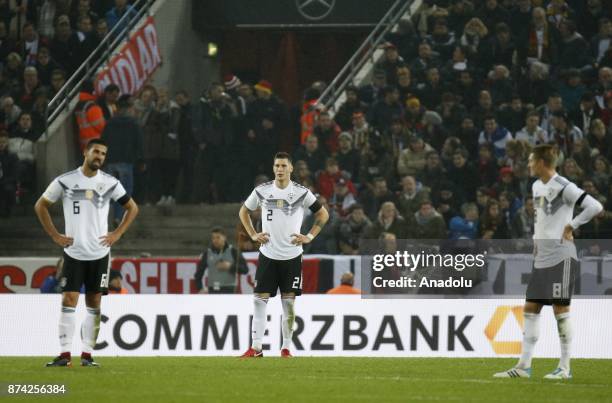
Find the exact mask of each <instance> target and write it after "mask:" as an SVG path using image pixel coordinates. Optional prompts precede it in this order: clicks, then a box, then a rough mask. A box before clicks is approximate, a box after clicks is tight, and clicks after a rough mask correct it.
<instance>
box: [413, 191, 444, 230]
mask: <svg viewBox="0 0 612 403" xmlns="http://www.w3.org/2000/svg"><path fill="white" fill-rule="evenodd" d="M408 223H409V225H410V228H409V232H410V236H411V237H413V238H415V239H446V238H447V236H448V235H447V229H446V222H445V221H444V218H443V217H442V215H441V214H440V213H439V212H437V211H436V209H435V208H434V207H433V204H432V203H431V200H429V199H423V200H421V202H420V205H419V208H418V210H417V211H416V213H414V214H413V215H412V217H411V219H410V220H408Z"/></svg>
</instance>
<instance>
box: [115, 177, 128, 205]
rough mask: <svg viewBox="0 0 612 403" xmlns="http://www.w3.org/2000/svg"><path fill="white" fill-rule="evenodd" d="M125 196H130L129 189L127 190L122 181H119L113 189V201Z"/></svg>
mask: <svg viewBox="0 0 612 403" xmlns="http://www.w3.org/2000/svg"><path fill="white" fill-rule="evenodd" d="M124 196H128V194H127V191H126V190H125V188H124V187H123V185H122V184H121V182H120V181H117V186H115V189H114V190H113V194H111V199H113V201H118V200H119V199H121V198H123V197H124ZM128 197H129V196H128Z"/></svg>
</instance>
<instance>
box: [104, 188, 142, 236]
mask: <svg viewBox="0 0 612 403" xmlns="http://www.w3.org/2000/svg"><path fill="white" fill-rule="evenodd" d="M123 208H124V209H125V214H123V219H122V220H121V223H120V224H119V226H118V227H117V229H115V230H114V231H111V232H109V233H108V234H106V235H104V236H101V237H100V243H101V244H102V245H103V246H108V247H111V246H113V245H114V244H115V243H116V242H117V241H118V240H119V239H121V237H122V236H123V234H125V233H126V231H127V230H128V228H129V227H130V225H131V224H132V222H134V220H135V219H136V216H137V215H138V211H139V210H138V205H137V204H136V202H135V201H134V199H130V200H129V201H128V202H127V203H126V204H125V205H124V206H123Z"/></svg>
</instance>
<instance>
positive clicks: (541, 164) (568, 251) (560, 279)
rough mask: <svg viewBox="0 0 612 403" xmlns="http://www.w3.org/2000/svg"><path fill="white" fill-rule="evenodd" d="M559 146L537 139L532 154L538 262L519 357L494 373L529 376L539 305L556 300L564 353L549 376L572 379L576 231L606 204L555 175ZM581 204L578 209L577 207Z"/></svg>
mask: <svg viewBox="0 0 612 403" xmlns="http://www.w3.org/2000/svg"><path fill="white" fill-rule="evenodd" d="M556 161H557V151H556V149H555V148H554V147H553V146H552V145H550V144H545V145H538V146H536V147H535V148H534V150H533V152H532V153H531V155H530V156H529V169H530V171H531V175H532V176H535V177H537V178H538V180H536V181H535V182H534V184H533V187H532V193H533V200H534V204H535V210H536V216H535V224H534V235H533V239H534V255H535V258H534V264H533V270H532V274H531V278H530V280H529V285H528V286H527V293H526V294H527V295H526V301H525V307H524V324H525V325H524V332H523V347H522V353H521V358H520V359H519V362H518V364H517V365H516V366H515V367H514V368H512V369H510V370H508V371H504V372H499V373H496V374H495V375H494V376H495V377H496V378H529V377H531V358H532V356H533V350H534V348H535V345H536V342H537V341H538V337H539V333H540V329H539V328H540V325H539V322H540V311H541V310H542V306H543V305H552V308H553V312H554V314H555V318H556V320H557V331H558V334H559V341H560V345H561V359H560V360H559V365H558V366H557V368H556V369H555V370H554V371H552V372H551V373H549V374H548V375H546V376H545V377H544V378H546V379H570V378H571V377H572V372H571V370H570V348H571V342H572V327H571V323H570V309H569V308H570V301H571V296H572V292H573V288H574V276H575V270H576V269H577V263H578V262H577V256H576V246H575V245H574V243H573V239H574V237H573V231H574V230H575V229H577V228H578V227H579V226H581V225H583V224H586V223H587V222H589V221H590V220H591V219H592V218H593V217H594V216H596V215H597V214H599V212H601V211H602V209H603V206H602V205H601V203H599V202H598V201H597V200H595V199H594V198H593V197H591V196H589V195H588V194H587V193H586V192H585V191H584V190H582V189H580V188H579V187H578V186H576V185H575V184H574V183H572V182H570V181H569V180H567V179H566V178H564V177H562V176H559V175H557V173H556V172H555V166H556ZM575 206H576V207H580V208H582V211H581V212H580V214H578V215H577V216H576V217H573V215H574V207H575Z"/></svg>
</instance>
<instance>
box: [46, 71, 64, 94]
mask: <svg viewBox="0 0 612 403" xmlns="http://www.w3.org/2000/svg"><path fill="white" fill-rule="evenodd" d="M64 84H66V73H65V72H64V70H60V69H55V70H53V71H52V72H51V92H50V94H49V96H50V97H51V99H53V98H54V97H55V96H56V95H57V93H58V92H59V91H60V90H61V89H62V87H63V86H64Z"/></svg>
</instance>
